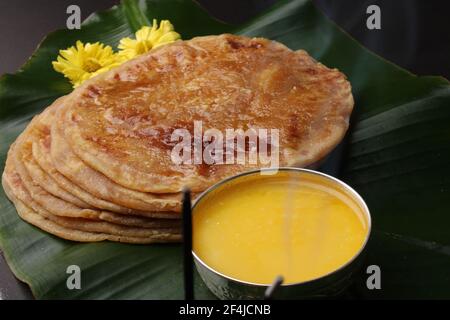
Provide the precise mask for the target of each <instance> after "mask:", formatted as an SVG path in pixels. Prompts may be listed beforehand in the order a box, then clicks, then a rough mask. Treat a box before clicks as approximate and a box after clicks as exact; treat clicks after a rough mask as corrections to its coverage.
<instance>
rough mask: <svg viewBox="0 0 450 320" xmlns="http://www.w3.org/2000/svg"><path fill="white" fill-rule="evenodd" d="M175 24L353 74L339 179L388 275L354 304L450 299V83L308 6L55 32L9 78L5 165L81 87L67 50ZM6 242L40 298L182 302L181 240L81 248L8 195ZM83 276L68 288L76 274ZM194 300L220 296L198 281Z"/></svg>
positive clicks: (2, 107) (184, 5)
mask: <svg viewBox="0 0 450 320" xmlns="http://www.w3.org/2000/svg"><path fill="white" fill-rule="evenodd" d="M153 18H156V19H169V20H171V22H172V23H173V24H174V25H175V27H176V30H177V31H178V32H179V33H180V34H181V35H182V37H183V38H184V39H189V38H191V37H194V36H199V35H206V34H219V33H224V32H230V33H237V34H242V35H247V36H261V37H266V38H270V39H274V40H277V41H280V42H282V43H284V44H285V45H287V46H288V47H290V48H291V49H294V50H295V49H300V48H301V49H305V50H307V51H308V52H309V53H310V54H311V55H312V56H313V57H314V58H316V59H317V60H319V61H321V62H322V63H324V64H325V65H327V66H329V67H335V68H338V69H340V70H341V71H342V72H344V73H345V74H346V75H347V76H348V78H349V80H350V82H351V84H352V86H353V94H354V97H355V111H354V114H353V117H352V119H351V128H350V130H349V134H348V138H347V140H346V141H347V143H345V145H344V146H343V148H342V159H341V162H340V166H339V170H338V171H337V173H336V175H337V176H338V177H339V178H341V179H343V180H344V181H346V182H347V183H349V184H350V185H351V186H353V187H354V188H355V189H356V190H357V191H358V192H359V193H360V194H361V195H362V196H363V197H364V198H365V200H366V201H367V203H368V206H369V208H370V210H371V213H372V216H373V234H372V237H371V240H370V242H369V245H368V255H367V260H366V262H365V263H366V266H368V265H372V264H375V265H378V266H379V267H380V269H381V290H369V289H368V288H367V286H366V280H367V277H368V274H366V272H365V270H364V269H363V271H362V272H361V273H360V275H359V277H358V279H356V281H355V283H354V285H353V286H351V287H350V288H349V290H348V291H347V292H346V293H345V294H344V295H343V297H344V298H351V299H367V298H450V276H449V274H448V270H449V269H450V196H449V195H450V192H449V187H450V126H449V125H448V123H449V121H450V86H449V82H448V81H447V80H445V79H444V78H440V77H417V76H415V75H413V74H411V73H409V72H407V71H405V70H403V69H401V68H399V67H397V66H395V65H393V64H392V63H390V62H388V61H385V60H383V59H382V58H380V57H378V56H376V55H375V54H373V53H371V52H369V51H368V50H367V49H365V48H363V47H362V46H361V45H359V44H358V43H357V42H356V41H355V40H353V39H352V38H351V37H350V36H349V35H347V34H346V33H345V32H343V31H342V30H341V29H339V28H338V27H337V26H336V25H335V24H334V23H333V22H331V21H330V20H328V19H327V18H326V17H325V16H324V15H323V14H322V13H321V12H320V11H318V10H317V9H316V7H315V6H314V5H313V4H312V3H311V2H310V1H305V0H294V1H280V2H278V3H277V4H276V5H275V6H273V7H272V8H270V9H269V10H268V11H267V12H265V13H263V14H261V15H260V16H258V17H256V18H255V19H253V20H251V21H249V22H248V23H246V24H244V25H241V26H230V25H227V24H224V23H222V22H219V21H217V20H215V19H214V18H213V17H211V16H209V14H208V13H207V12H206V11H204V10H203V9H201V8H200V7H199V6H198V5H197V4H196V3H195V2H192V1H190V0H164V1H163V0H141V1H137V0H126V1H123V2H122V3H121V4H120V5H118V6H116V7H113V8H111V9H110V10H108V11H104V12H100V13H96V14H93V15H92V16H90V17H89V18H88V19H87V20H85V21H84V22H83V25H82V28H81V30H60V31H56V32H54V33H51V34H49V35H48V36H47V37H46V38H45V39H44V40H43V42H42V43H41V44H40V46H39V48H38V49H37V50H36V52H35V53H34V54H33V56H32V57H31V58H30V60H29V61H28V62H27V63H26V64H25V65H24V66H23V67H22V68H21V69H20V70H19V71H18V72H17V73H16V74H14V75H4V76H2V77H1V78H0V163H1V165H2V167H1V169H2V170H3V164H4V161H5V157H6V152H7V150H8V148H9V145H10V144H11V142H13V140H14V139H15V137H16V136H17V135H18V134H19V133H20V132H21V131H22V130H23V128H24V127H25V125H26V124H27V123H28V121H29V120H30V119H31V117H32V116H33V115H35V114H36V113H38V112H40V111H41V110H42V109H43V108H45V107H46V106H48V105H49V104H50V103H51V102H52V101H53V100H55V99H56V98H57V97H59V96H61V95H65V94H67V93H69V92H70V91H71V90H72V88H71V86H70V84H69V83H68V81H67V80H66V79H64V78H63V77H62V76H61V75H60V74H58V73H56V72H54V71H53V69H52V66H51V61H52V60H54V59H55V57H56V56H57V54H58V50H59V49H63V48H66V47H69V46H71V45H73V44H74V43H75V41H76V40H82V41H84V42H95V41H101V42H103V43H106V44H109V45H112V46H113V47H116V46H117V44H118V41H119V39H120V38H122V37H124V36H129V35H131V34H132V33H133V32H134V31H136V30H137V29H138V28H139V27H140V26H141V25H144V24H149V22H150V21H151V20H152V19H153ZM0 247H1V249H2V251H3V253H4V255H5V258H6V260H7V262H8V264H9V266H10V268H11V269H12V271H13V272H14V274H15V275H16V277H17V278H18V279H20V280H22V281H24V282H25V283H27V284H28V285H29V286H30V288H31V290H32V292H33V294H34V296H35V297H36V298H40V299H52V298H60V299H72V298H74V299H89V298H91V299H181V298H183V286H182V261H181V259H182V253H181V246H180V245H148V246H141V245H127V244H118V243H111V242H102V243H91V244H82V243H76V242H71V241H65V240H62V239H59V238H57V237H54V236H51V235H49V234H47V233H45V232H42V231H40V230H39V229H37V228H35V227H33V226H31V225H29V224H27V223H25V222H23V221H22V220H21V219H20V218H19V217H18V216H17V214H16V212H15V209H14V207H13V205H12V204H11V203H10V202H9V201H8V199H7V198H6V196H5V195H4V193H3V190H0ZM69 265H78V266H80V268H81V270H82V281H81V287H82V288H81V290H68V289H67V286H66V280H67V277H68V275H67V274H66V269H67V267H68V266H69ZM195 283H196V284H195V292H196V297H197V298H199V299H209V298H213V296H212V295H211V294H210V292H209V291H208V290H207V288H206V287H205V286H204V285H203V284H202V282H201V280H200V279H199V278H198V277H197V278H196V281H195Z"/></svg>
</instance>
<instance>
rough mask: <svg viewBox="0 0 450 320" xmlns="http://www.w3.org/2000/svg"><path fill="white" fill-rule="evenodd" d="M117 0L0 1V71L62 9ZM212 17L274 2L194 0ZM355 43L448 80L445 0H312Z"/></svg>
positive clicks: (21, 57) (15, 61) (8, 68)
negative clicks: (375, 24)
mask: <svg viewBox="0 0 450 320" xmlns="http://www.w3.org/2000/svg"><path fill="white" fill-rule="evenodd" d="M118 2H119V0H0V74H3V73H5V72H8V73H11V72H15V71H16V70H17V68H19V67H20V66H21V65H22V64H23V63H24V62H25V61H26V59H27V58H28V57H29V56H30V55H31V54H32V52H33V51H34V49H35V48H36V46H37V45H38V44H39V42H40V41H41V39H42V38H43V37H44V36H45V35H46V34H47V33H49V32H50V31H53V30H56V29H60V28H65V25H66V18H67V14H66V8H67V6H69V5H70V4H77V5H79V6H80V8H81V12H82V17H83V19H84V18H86V17H87V16H88V15H89V14H91V13H92V12H94V11H98V10H103V9H107V8H109V7H111V6H112V5H114V4H116V3H118ZM197 2H198V3H200V4H202V5H203V6H204V7H205V8H206V9H207V10H208V11H210V12H211V13H212V14H213V15H215V16H216V17H218V18H220V19H221V20H224V21H226V22H230V23H236V24H237V23H240V22H242V21H245V20H246V19H248V18H250V17H251V16H253V15H254V14H255V13H257V12H258V11H260V10H264V9H265V8H267V7H269V6H270V5H271V4H273V3H275V2H276V0H198V1H197ZM314 2H315V3H316V5H317V6H318V7H319V8H320V9H321V10H322V11H324V12H325V13H326V14H327V15H328V16H329V17H330V18H331V19H333V20H334V21H335V22H336V23H337V24H338V25H340V26H341V27H342V28H344V29H345V30H346V31H347V32H349V33H350V34H351V35H352V36H353V37H355V38H356V39H357V40H358V41H359V42H361V43H362V44H363V45H364V46H366V47H367V48H369V49H370V50H372V51H374V52H376V53H378V54H379V55H381V56H383V57H384V58H386V59H388V60H390V61H392V62H395V63H396V64H398V65H400V66H402V67H404V68H406V69H408V70H410V71H412V72H413V73H417V74H420V75H442V76H445V77H446V78H447V79H449V78H450V61H449V58H450V17H449V15H450V10H449V9H450V1H448V0H380V1H375V0H315V1H314ZM370 4H377V5H379V6H380V8H381V26H382V29H381V30H368V29H367V28H366V18H367V14H366V9H367V7H368V6H369V5H370Z"/></svg>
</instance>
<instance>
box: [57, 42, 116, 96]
mask: <svg viewBox="0 0 450 320" xmlns="http://www.w3.org/2000/svg"><path fill="white" fill-rule="evenodd" d="M123 61H124V58H123V57H120V56H119V55H118V54H117V53H114V51H113V49H112V48H111V47H110V46H105V45H104V44H101V43H99V42H96V43H93V44H91V43H86V44H83V43H82V42H81V41H77V43H76V45H75V46H72V47H70V48H67V49H66V50H60V51H59V56H58V58H57V61H53V62H52V64H53V68H54V69H55V70H56V71H57V72H60V73H62V74H64V76H65V77H66V78H69V80H70V82H72V84H73V87H74V88H75V87H77V86H79V85H80V84H81V83H82V82H84V81H85V80H87V79H90V78H92V77H94V76H96V75H97V74H99V73H102V72H105V71H108V70H110V69H112V68H114V67H116V66H118V65H120V64H121V63H122V62H123Z"/></svg>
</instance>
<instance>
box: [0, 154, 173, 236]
mask: <svg viewBox="0 0 450 320" xmlns="http://www.w3.org/2000/svg"><path fill="white" fill-rule="evenodd" d="M11 150H12V151H13V149H11ZM3 178H4V180H5V181H6V182H7V184H8V186H10V187H9V188H10V189H11V188H12V189H13V194H14V196H15V198H18V199H19V200H20V201H22V202H24V203H26V204H27V206H28V207H29V208H30V209H32V210H33V211H35V212H37V213H38V214H41V215H43V216H46V217H47V218H48V215H49V214H51V215H54V216H55V217H52V218H53V219H51V220H56V219H58V218H57V217H60V218H66V217H70V218H75V219H72V220H71V219H69V220H68V221H73V222H77V223H78V224H79V223H80V221H79V220H76V218H85V219H83V220H81V221H84V222H87V221H88V220H87V219H89V220H91V222H93V221H97V222H101V221H105V222H111V223H113V224H115V225H123V226H129V227H142V228H166V229H170V230H179V228H180V222H179V221H177V220H173V219H152V218H143V217H138V216H132V215H119V214H116V213H112V212H107V211H99V210H95V209H92V210H89V214H82V213H80V212H82V211H83V209H81V208H77V207H75V206H71V207H70V208H71V211H70V213H71V215H68V214H66V213H65V212H64V211H61V210H62V209H61V208H60V207H56V210H55V207H54V206H53V205H52V204H51V203H50V204H49V203H48V202H47V201H62V200H59V199H57V198H56V199H55V198H54V197H52V196H51V195H46V197H45V198H44V200H47V201H42V200H43V199H42V198H41V197H39V198H38V200H39V202H37V201H36V200H35V198H33V196H32V194H31V193H30V190H28V189H27V187H26V184H25V183H24V181H23V180H22V176H21V175H20V174H19V173H18V172H17V171H16V167H15V162H14V161H13V158H12V156H8V158H7V160H6V165H5V171H4V173H3ZM35 190H36V189H34V188H33V189H32V191H35ZM32 191H31V192H32ZM40 192H42V193H45V191H42V190H40ZM60 221H63V222H64V221H67V219H66V220H64V219H63V220H60ZM87 231H92V230H87ZM103 231H105V230H103Z"/></svg>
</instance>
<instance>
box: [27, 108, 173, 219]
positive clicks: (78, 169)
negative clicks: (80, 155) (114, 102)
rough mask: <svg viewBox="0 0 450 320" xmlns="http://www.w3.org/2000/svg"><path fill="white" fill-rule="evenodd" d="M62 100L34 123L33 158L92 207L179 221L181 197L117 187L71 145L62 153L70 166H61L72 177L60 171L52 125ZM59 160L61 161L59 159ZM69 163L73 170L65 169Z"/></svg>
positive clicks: (29, 138)
mask: <svg viewBox="0 0 450 320" xmlns="http://www.w3.org/2000/svg"><path fill="white" fill-rule="evenodd" d="M61 101H63V99H59V100H57V101H56V102H55V103H54V104H53V105H51V106H50V107H49V108H47V109H46V110H45V111H44V112H43V113H42V114H40V115H39V116H38V117H37V118H36V119H35V120H34V121H35V123H33V133H32V134H30V135H29V136H28V137H27V138H28V140H29V141H31V142H32V149H33V150H32V153H33V158H34V159H35V160H36V161H37V162H38V163H39V164H40V165H41V167H42V168H43V169H44V170H45V171H46V172H47V173H48V174H49V175H51V176H52V177H53V178H54V180H55V181H56V182H57V183H58V184H59V185H60V187H61V188H63V189H65V190H67V191H68V192H71V193H72V194H73V195H75V196H77V197H79V198H80V199H82V201H84V202H86V203H88V204H89V205H90V206H93V207H96V208H99V209H104V210H108V211H113V212H117V213H122V214H135V215H140V216H147V217H155V218H156V217H158V218H174V219H175V218H179V214H178V213H177V210H179V207H180V200H179V197H180V196H179V195H168V196H166V197H165V196H164V195H159V194H158V195H155V196H152V195H148V194H141V193H139V192H136V191H133V190H125V188H123V187H121V186H118V185H115V184H114V183H113V182H112V181H110V180H109V179H107V178H106V177H104V176H103V175H102V174H100V173H98V172H96V171H94V170H92V169H91V168H89V167H87V166H86V165H84V163H83V162H82V161H81V160H79V159H77V158H76V156H74V155H73V153H72V152H71V151H70V148H69V147H68V146H67V147H68V148H67V149H62V150H61V151H62V152H63V154H64V156H63V157H64V158H65V159H71V160H70V163H66V162H61V163H59V165H57V167H59V168H60V169H61V170H62V171H63V173H65V174H67V175H68V177H66V176H64V175H63V174H62V173H61V172H59V171H58V170H57V169H56V168H55V166H54V162H53V161H52V159H51V157H50V146H51V143H52V142H51V140H52V139H51V135H50V124H51V122H52V121H53V117H54V111H55V110H56V108H58V107H59V106H60V102H61ZM61 144H62V145H64V146H66V144H65V143H64V142H61ZM58 160H60V159H59V158H58ZM65 164H67V165H68V166H69V167H65V166H64V165H65ZM71 168H75V170H73V171H72V170H71ZM70 177H71V178H73V179H74V180H75V182H76V181H78V183H79V184H81V186H85V187H87V189H89V190H92V191H94V193H95V195H93V194H91V193H89V192H87V191H86V190H84V189H83V188H82V187H80V186H79V185H77V184H76V183H75V182H74V181H72V180H70V179H69V178H70ZM116 190H117V191H116ZM98 194H100V195H104V196H105V198H108V199H110V200H112V201H114V202H115V203H113V202H111V201H108V200H105V199H101V198H98V197H97V196H96V195H98ZM133 196H134V197H135V198H138V200H135V198H133ZM140 199H143V200H140ZM118 203H124V204H127V205H130V206H131V207H124V206H121V205H120V204H118ZM139 209H142V210H139Z"/></svg>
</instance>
